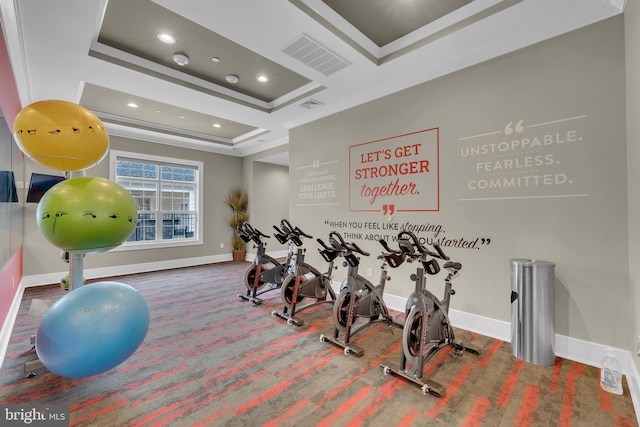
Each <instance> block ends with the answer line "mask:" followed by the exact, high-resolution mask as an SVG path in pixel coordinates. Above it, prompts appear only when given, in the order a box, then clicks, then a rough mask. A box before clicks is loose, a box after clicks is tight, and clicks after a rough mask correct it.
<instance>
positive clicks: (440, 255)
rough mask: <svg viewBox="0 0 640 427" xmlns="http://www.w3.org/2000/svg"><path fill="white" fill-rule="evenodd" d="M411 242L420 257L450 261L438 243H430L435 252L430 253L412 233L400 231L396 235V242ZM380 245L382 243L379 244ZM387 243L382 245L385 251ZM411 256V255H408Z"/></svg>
mask: <svg viewBox="0 0 640 427" xmlns="http://www.w3.org/2000/svg"><path fill="white" fill-rule="evenodd" d="M407 237H408V238H407ZM408 239H410V240H411V246H412V249H416V250H417V251H418V252H419V253H420V254H421V255H429V256H432V257H434V258H440V259H443V260H445V261H448V260H450V259H451V258H449V257H448V256H447V255H445V253H444V251H443V250H442V247H440V244H438V243H432V244H431V246H433V247H434V248H435V250H436V252H432V251H430V250H429V249H427V248H425V247H424V246H423V245H422V243H420V240H419V239H418V236H416V235H415V234H414V233H413V232H412V231H406V230H405V231H401V232H400V233H398V241H400V240H408ZM380 243H381V244H382V242H380ZM386 243H387V242H386V241H385V242H384V244H383V245H382V246H383V247H384V248H385V249H387V248H388V245H387V244H386ZM390 252H395V253H397V252H398V251H392V250H390ZM408 255H411V254H408Z"/></svg>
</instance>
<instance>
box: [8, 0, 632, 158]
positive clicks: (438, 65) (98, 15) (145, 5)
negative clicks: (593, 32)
mask: <svg viewBox="0 0 640 427" xmlns="http://www.w3.org/2000/svg"><path fill="white" fill-rule="evenodd" d="M623 10H624V0H608V1H603V0H567V1H558V0H474V1H471V0H447V1H442V0H394V1H389V0H349V1H345V0H272V1H265V0H234V1H229V0H190V1H183V0H155V1H151V0H135V1H131V0H109V1H107V0H83V1H82V2H79V1H77V0H56V1H55V2H52V1H50V0H29V1H20V2H17V1H14V0H0V12H1V17H2V23H3V30H4V32H5V38H6V40H7V43H8V47H9V53H10V56H11V61H12V66H13V69H14V74H15V75H16V80H17V85H18V92H19V95H20V99H21V102H22V104H23V105H27V104H30V103H32V102H35V101H39V100H43V99H64V100H67V101H72V102H77V103H79V104H81V105H83V106H85V107H87V108H89V109H90V110H92V111H93V112H95V113H96V114H97V115H98V117H100V118H101V119H102V121H103V122H104V123H105V126H106V127H107V129H108V131H109V133H110V134H112V135H119V136H125V137H133V138H140V139H144V140H148V141H151V142H156V143H160V144H171V145H176V146H182V147H189V148H193V149H198V150H203V151H211V152H219V153H225V154H229V155H235V156H245V155H249V154H254V153H260V152H263V151H264V150H267V149H269V148H272V147H276V146H280V145H283V144H287V143H288V131H289V129H291V128H292V127H295V126H298V125H301V124H304V123H307V122H310V121H313V120H317V119H319V118H322V117H325V116H327V115H330V114H335V113H338V112H340V111H342V110H344V109H347V108H351V107H353V106H356V105H359V104H361V103H363V102H367V101H370V100H373V99H376V98H379V97H381V96H384V95H387V94H390V93H393V92H396V91H399V90H403V89H406V88H409V87H412V86H415V85H417V84H420V83H423V82H426V81H429V80H432V79H435V78H438V77H441V76H443V75H446V74H448V73H451V72H454V71H457V70H460V69H463V68H465V67H469V66H472V65H474V64H477V63H479V62H483V61H486V60H489V59H492V58H495V57H498V56H500V55H503V54H506V53H509V52H512V51H514V50H517V49H520V48H523V47H526V46H528V45H531V44H534V43H537V42H540V41H542V40H545V39H548V38H551V37H554V36H557V35H560V34H563V33H565V32H568V31H572V30H574V29H577V28H580V27H583V26H586V25H589V24H591V23H594V22H597V21H599V20H602V19H606V18H609V17H612V16H615V15H617V14H620V13H622V12H623ZM160 32H165V33H169V34H171V35H173V36H174V37H175V39H176V42H175V44H172V45H168V44H164V43H161V42H160V41H159V40H158V38H157V34H158V33H160ZM175 54H180V55H183V56H185V57H187V58H188V63H187V64H186V65H178V64H177V63H176V62H175V61H174V60H173V57H174V55H175ZM229 75H234V76H237V78H238V81H237V82H236V83H230V82H229V81H228V79H227V76H229ZM261 75H262V76H265V77H267V78H268V81H267V82H260V81H258V80H257V77H258V76H261ZM131 103H135V104H136V105H137V107H135V108H134V107H130V106H128V104H131ZM265 160H266V161H274V162H286V157H285V159H282V158H279V159H278V158H276V159H268V158H265Z"/></svg>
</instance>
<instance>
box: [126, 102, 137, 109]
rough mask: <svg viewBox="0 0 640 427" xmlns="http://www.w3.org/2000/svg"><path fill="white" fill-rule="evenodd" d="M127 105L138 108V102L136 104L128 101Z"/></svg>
mask: <svg viewBox="0 0 640 427" xmlns="http://www.w3.org/2000/svg"><path fill="white" fill-rule="evenodd" d="M127 107H131V108H138V104H136V103H135V102H129V103H128V104H127Z"/></svg>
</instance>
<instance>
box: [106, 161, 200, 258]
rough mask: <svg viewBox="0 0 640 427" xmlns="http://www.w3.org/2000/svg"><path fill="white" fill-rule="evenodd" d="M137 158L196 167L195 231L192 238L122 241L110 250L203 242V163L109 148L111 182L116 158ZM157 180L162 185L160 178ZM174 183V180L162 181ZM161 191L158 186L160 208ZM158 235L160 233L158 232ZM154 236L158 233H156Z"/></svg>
mask: <svg viewBox="0 0 640 427" xmlns="http://www.w3.org/2000/svg"><path fill="white" fill-rule="evenodd" d="M120 158H123V159H125V158H126V159H129V160H134V161H135V160H139V161H141V162H154V163H160V164H168V165H175V166H177V167H193V168H196V182H195V185H196V200H195V211H194V212H196V218H195V222H196V224H195V233H196V236H195V237H194V238H186V239H165V240H154V241H140V242H127V241H125V242H123V243H122V244H121V245H120V246H118V247H116V248H113V249H111V251H110V252H119V251H134V250H139V249H158V248H175V247H181V246H194V245H202V244H203V230H202V229H203V227H202V224H203V221H202V205H203V195H204V189H203V182H204V178H203V177H204V163H203V162H200V161H196V160H187V159H178V158H175V157H164V156H156V155H153V154H144V153H134V152H130V151H121V150H109V179H110V180H111V181H113V182H117V177H116V163H117V161H118V159H120ZM158 182H159V183H160V185H162V182H163V181H162V179H159V180H158ZM164 182H171V183H175V181H164ZM161 199H162V191H161V190H160V188H158V207H159V208H161V206H162V205H161ZM162 213H163V211H162V210H160V209H159V210H158V211H157V215H158V218H162ZM160 235H162V234H161V233H160ZM156 236H158V234H157V233H156Z"/></svg>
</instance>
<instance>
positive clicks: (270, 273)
mask: <svg viewBox="0 0 640 427" xmlns="http://www.w3.org/2000/svg"><path fill="white" fill-rule="evenodd" d="M283 221H286V220H283ZM287 223H288V221H287ZM273 228H274V229H275V230H276V232H275V233H274V236H275V238H276V239H278V241H279V242H280V243H282V244H284V243H287V242H288V251H287V258H286V260H285V261H284V262H282V263H281V262H279V261H278V260H276V259H275V258H273V257H272V256H270V255H269V254H267V253H266V246H267V243H266V241H265V240H264V239H267V238H269V236H268V235H267V234H265V233H263V232H261V231H260V230H258V229H257V228H253V227H252V226H251V225H250V224H249V223H244V224H243V225H242V226H241V227H238V230H237V233H238V236H239V237H240V238H241V239H242V240H243V241H244V242H245V243H249V242H251V241H253V243H254V246H253V247H254V248H257V252H256V256H255V257H254V259H253V263H252V264H251V265H250V266H249V268H247V271H246V272H245V274H244V284H245V286H246V287H247V292H246V294H242V293H240V294H238V298H242V299H244V300H247V301H251V302H252V303H254V304H256V305H259V304H262V303H263V302H264V301H263V300H262V299H261V298H258V296H259V295H262V294H264V293H266V292H269V291H272V290H275V289H279V288H280V286H282V282H283V281H284V279H285V278H286V277H287V276H288V275H289V274H290V273H291V272H292V265H293V263H294V262H295V259H296V257H300V258H303V257H304V253H303V251H302V249H301V248H299V246H302V241H301V240H300V239H299V238H298V239H297V240H295V239H294V238H293V236H288V235H287V234H285V233H284V232H283V231H282V230H280V229H279V228H278V227H276V226H275V225H274V226H273ZM296 246H298V248H297V249H296Z"/></svg>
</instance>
